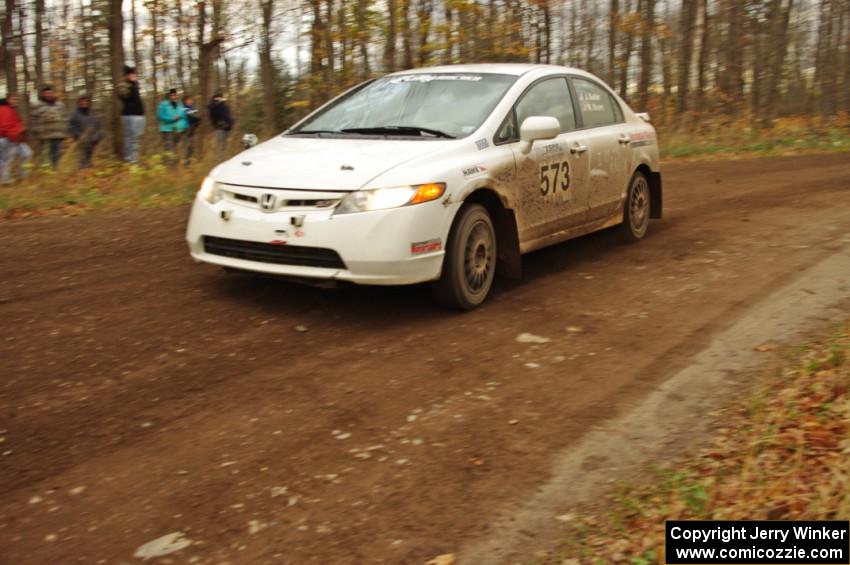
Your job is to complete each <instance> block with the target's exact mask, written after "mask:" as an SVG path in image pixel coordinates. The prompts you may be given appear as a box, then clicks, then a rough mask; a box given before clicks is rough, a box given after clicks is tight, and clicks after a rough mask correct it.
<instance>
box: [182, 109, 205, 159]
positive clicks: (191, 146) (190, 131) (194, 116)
mask: <svg viewBox="0 0 850 565" xmlns="http://www.w3.org/2000/svg"><path fill="white" fill-rule="evenodd" d="M183 111H184V112H185V113H186V126H187V127H186V133H185V134H184V136H185V139H186V164H187V165H188V164H189V163H190V162H191V161H192V155H193V153H194V152H195V133H197V130H198V126H199V125H200V124H201V112H200V110H198V109H197V108H196V107H195V99H194V98H193V97H192V96H191V95H190V94H187V95H186V96H184V97H183Z"/></svg>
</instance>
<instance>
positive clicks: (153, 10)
mask: <svg viewBox="0 0 850 565" xmlns="http://www.w3.org/2000/svg"><path fill="white" fill-rule="evenodd" d="M198 6H199V8H198V9H199V10H201V11H203V10H204V9H205V8H202V7H204V6H206V2H203V0H202V1H201V2H198ZM148 10H149V11H150V17H151V50H150V64H151V68H150V77H151V87H152V88H153V97H154V99H157V98H159V49H160V42H159V0H150V2H149V3H148Z"/></svg>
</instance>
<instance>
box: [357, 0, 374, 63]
mask: <svg viewBox="0 0 850 565" xmlns="http://www.w3.org/2000/svg"><path fill="white" fill-rule="evenodd" d="M368 9H369V6H368V0H357V4H356V7H355V10H356V14H355V19H356V20H357V46H358V50H359V51H360V78H361V80H365V79H366V78H368V77H369V75H371V74H372V69H371V66H370V65H369V24H368V20H367V19H366V11H367V10H368Z"/></svg>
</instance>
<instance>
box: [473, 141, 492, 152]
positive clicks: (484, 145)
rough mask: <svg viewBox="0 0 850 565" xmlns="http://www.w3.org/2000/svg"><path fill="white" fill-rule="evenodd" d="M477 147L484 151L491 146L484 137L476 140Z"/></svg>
mask: <svg viewBox="0 0 850 565" xmlns="http://www.w3.org/2000/svg"><path fill="white" fill-rule="evenodd" d="M475 147H477V148H478V150H479V151H483V150H484V149H487V148H488V147H490V142H489V141H487V140H486V139H483V138H482V139H479V140H478V141H476V142H475Z"/></svg>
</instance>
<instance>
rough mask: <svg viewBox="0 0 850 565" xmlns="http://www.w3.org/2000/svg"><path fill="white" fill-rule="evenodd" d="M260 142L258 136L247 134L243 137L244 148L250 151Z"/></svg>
mask: <svg viewBox="0 0 850 565" xmlns="http://www.w3.org/2000/svg"><path fill="white" fill-rule="evenodd" d="M259 142H260V140H259V139H258V138H257V135H256V134H253V133H246V134H245V135H243V136H242V147H244V148H245V149H250V148H251V147H254V146H255V145H256V144H257V143H259Z"/></svg>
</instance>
